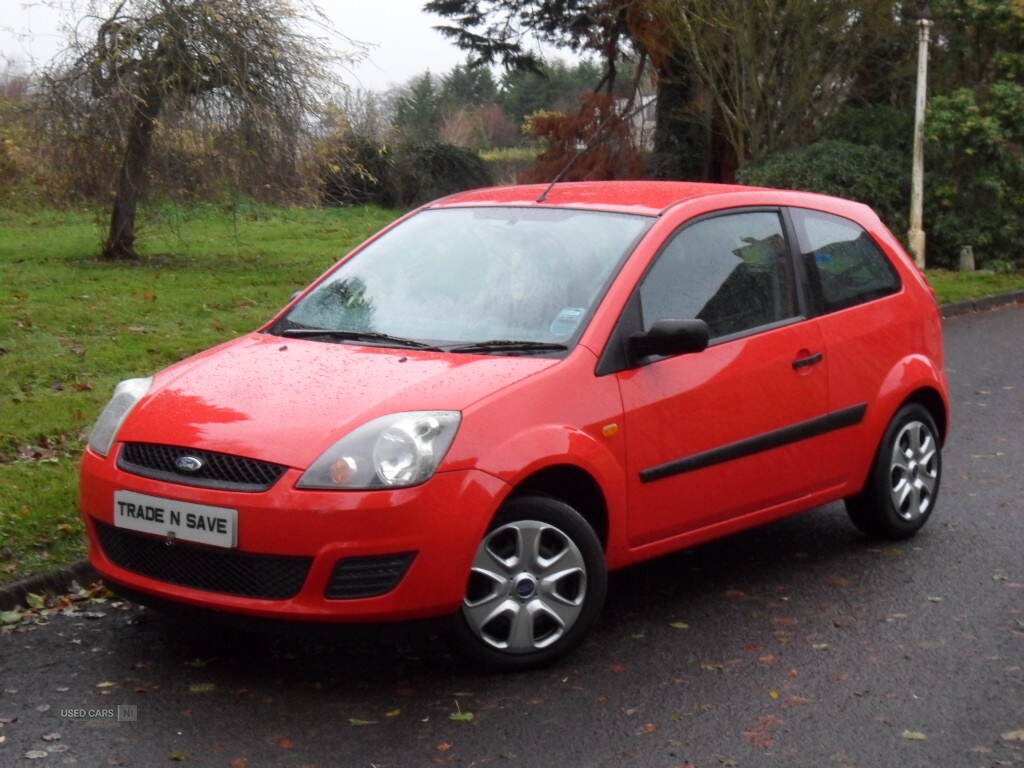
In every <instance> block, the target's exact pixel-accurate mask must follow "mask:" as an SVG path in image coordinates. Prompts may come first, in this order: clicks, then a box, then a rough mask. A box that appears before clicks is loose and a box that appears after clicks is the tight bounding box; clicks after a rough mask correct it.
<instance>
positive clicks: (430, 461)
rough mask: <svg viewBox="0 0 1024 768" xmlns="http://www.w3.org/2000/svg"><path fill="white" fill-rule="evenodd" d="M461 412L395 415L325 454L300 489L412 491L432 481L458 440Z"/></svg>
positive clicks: (371, 424) (368, 426)
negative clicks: (455, 440) (392, 489)
mask: <svg viewBox="0 0 1024 768" xmlns="http://www.w3.org/2000/svg"><path fill="white" fill-rule="evenodd" d="M461 420H462V414H461V413H459V412H458V411H409V412H407V413H392V414H391V415H389V416H381V417H380V418H379V419H374V420H373V421H370V422H367V423H366V424H364V425H363V426H361V427H359V429H357V430H356V431H355V432H351V433H349V434H347V435H345V437H343V438H341V440H339V441H338V442H336V443H335V444H334V445H332V446H331V447H330V448H328V449H327V450H326V451H324V453H323V455H322V456H321V457H320V458H319V459H317V460H316V461H315V462H314V463H313V466H311V467H310V468H309V469H307V470H306V471H305V473H304V474H303V475H302V477H301V478H299V482H298V483H297V485H296V487H297V488H316V489H321V490H340V489H349V490H355V489H361V490H368V489H371V488H407V487H409V486H410V485H419V484H420V483H423V482H426V481H427V480H429V479H430V477H431V475H433V474H434V472H435V471H436V470H437V467H438V465H440V463H441V460H442V459H443V458H444V455H445V454H446V453H447V452H448V448H449V447H450V446H451V444H452V440H454V439H455V433H456V432H457V431H458V429H459V422H460V421H461Z"/></svg>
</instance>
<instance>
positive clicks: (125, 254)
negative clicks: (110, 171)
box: [43, 0, 336, 259]
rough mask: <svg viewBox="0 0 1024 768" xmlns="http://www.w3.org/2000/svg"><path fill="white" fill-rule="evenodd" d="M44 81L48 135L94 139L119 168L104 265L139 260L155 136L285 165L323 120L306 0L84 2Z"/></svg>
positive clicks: (321, 64) (313, 23)
mask: <svg viewBox="0 0 1024 768" xmlns="http://www.w3.org/2000/svg"><path fill="white" fill-rule="evenodd" d="M89 11H90V12H89V13H87V14H86V15H85V16H84V17H83V18H82V19H81V20H80V21H79V22H78V23H77V25H76V26H75V27H74V28H72V30H71V31H70V34H69V47H68V50H67V51H66V53H65V54H64V55H63V56H62V57H60V58H59V59H58V60H57V61H56V63H55V64H53V65H52V66H51V68H50V69H49V70H48V71H47V72H46V74H45V76H44V80H43V82H44V89H43V93H44V98H45V100H46V102H47V106H48V108H49V109H48V110H47V112H48V114H49V116H50V117H49V120H50V128H51V129H52V130H54V131H55V132H58V133H60V134H61V135H62V136H63V138H64V139H65V140H72V141H74V140H77V141H85V142H88V141H90V140H92V139H90V134H91V135H92V136H99V137H100V140H101V144H102V145H103V146H104V148H105V150H106V159H107V160H109V161H113V162H115V163H116V164H117V177H116V181H115V189H116V192H115V194H114V204H113V210H112V212H111V217H110V230H109V234H108V236H107V240H106V244H105V245H104V248H103V253H102V256H103V257H104V258H107V259H137V258H138V254H137V252H136V250H135V214H136V209H137V206H138V203H139V199H140V196H141V194H142V192H143V190H144V188H145V182H146V179H147V175H148V173H149V164H150V155H151V150H152V147H153V140H154V134H155V133H156V132H157V130H158V128H159V127H160V126H161V124H162V123H165V122H168V121H173V120H175V119H178V118H183V117H188V118H189V119H191V120H192V121H193V122H194V123H195V124H199V125H209V126H215V127H216V128H217V129H218V130H220V131H221V132H224V133H228V132H230V133H232V134H233V135H238V136H241V137H242V139H243V141H244V142H245V143H246V145H247V150H248V151H249V152H250V153H251V154H253V155H254V156H257V157H264V159H269V156H270V155H278V156H282V155H283V156H287V155H289V154H290V155H292V162H293V163H294V162H295V160H296V157H295V156H296V149H297V146H298V145H299V142H300V140H301V138H302V137H303V136H304V135H305V134H306V132H307V131H308V129H309V127H310V126H311V125H312V124H313V116H314V115H315V114H316V113H317V112H318V111H319V108H320V105H321V101H322V98H321V97H322V93H323V85H324V84H325V82H326V74H327V70H328V66H329V63H330V62H331V60H332V59H334V58H336V56H334V55H332V52H331V46H330V37H329V34H330V31H329V27H328V26H327V23H326V19H325V17H324V16H323V15H322V14H321V13H320V11H319V10H318V9H317V8H316V7H315V6H313V5H309V4H307V3H306V1H305V0H116V2H115V0H91V2H90V5H89Z"/></svg>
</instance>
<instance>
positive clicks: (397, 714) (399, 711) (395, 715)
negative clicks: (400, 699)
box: [384, 709, 402, 717]
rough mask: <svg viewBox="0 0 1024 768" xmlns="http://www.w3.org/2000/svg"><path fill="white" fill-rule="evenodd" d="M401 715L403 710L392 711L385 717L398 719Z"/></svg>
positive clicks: (386, 713)
mask: <svg viewBox="0 0 1024 768" xmlns="http://www.w3.org/2000/svg"><path fill="white" fill-rule="evenodd" d="M400 714H402V710H401V709H392V710H390V711H388V712H385V713H384V717H398V716H399V715H400Z"/></svg>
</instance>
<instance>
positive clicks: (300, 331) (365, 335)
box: [280, 328, 443, 352]
mask: <svg viewBox="0 0 1024 768" xmlns="http://www.w3.org/2000/svg"><path fill="white" fill-rule="evenodd" d="M280 334H281V335H282V336H296V337H304V336H327V337H328V338H331V339H344V340H351V341H382V342H387V343H389V344H394V345H396V346H399V347H412V348H415V349H432V350H434V351H436V352H442V351H443V350H442V349H441V348H440V347H437V346H434V345H433V344H427V343H426V342H425V341H419V340H417V339H407V338H405V337H404V336H392V335H391V334H390V333H381V332H380V331H344V330H335V329H332V328H286V329H285V330H283V331H281V332H280Z"/></svg>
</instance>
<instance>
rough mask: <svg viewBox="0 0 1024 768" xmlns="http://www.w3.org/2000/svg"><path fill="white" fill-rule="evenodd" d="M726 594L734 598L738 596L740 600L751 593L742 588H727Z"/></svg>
mask: <svg viewBox="0 0 1024 768" xmlns="http://www.w3.org/2000/svg"><path fill="white" fill-rule="evenodd" d="M725 596H726V597H734V598H737V599H739V600H742V599H743V598H745V597H750V595H748V594H747V593H746V592H744V591H743V590H742V589H727V590H725Z"/></svg>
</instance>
